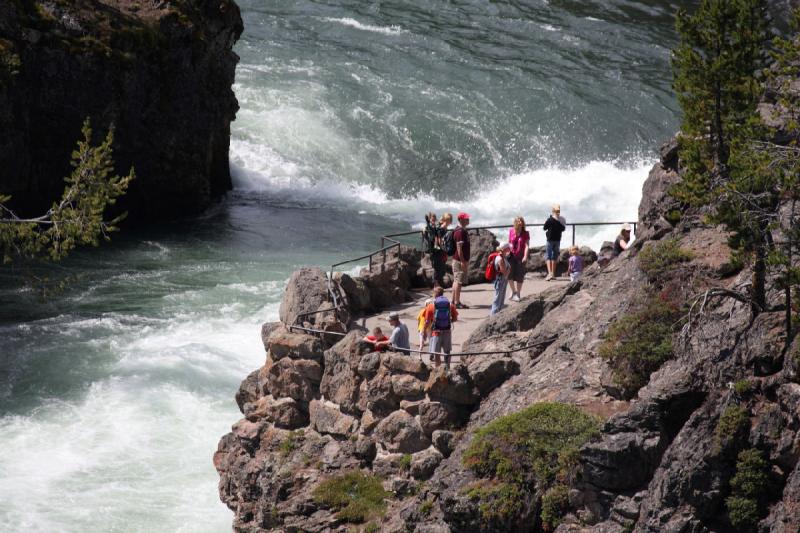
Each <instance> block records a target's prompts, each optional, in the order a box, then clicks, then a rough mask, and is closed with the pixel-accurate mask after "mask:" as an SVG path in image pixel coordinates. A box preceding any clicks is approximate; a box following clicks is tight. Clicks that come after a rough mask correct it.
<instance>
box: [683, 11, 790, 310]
mask: <svg viewBox="0 0 800 533" xmlns="http://www.w3.org/2000/svg"><path fill="white" fill-rule="evenodd" d="M767 27H768V15H767V5H766V1H765V0H703V1H702V2H701V3H700V6H699V8H698V10H697V12H695V13H694V14H693V15H689V14H687V13H686V12H684V11H679V12H678V17H677V28H678V31H679V33H680V36H681V41H680V46H679V47H678V48H677V50H675V52H674V54H673V58H672V66H673V71H674V87H675V90H676V93H677V96H678V102H679V103H680V105H681V108H682V109H683V120H682V124H681V133H680V136H679V138H678V144H679V154H680V160H681V165H682V170H683V180H682V182H681V183H680V184H679V185H678V186H676V187H675V188H674V189H673V191H672V193H673V195H674V196H676V197H677V198H678V199H679V200H681V201H683V202H685V203H687V204H689V205H694V206H706V205H711V204H714V209H713V210H712V212H711V213H710V218H711V220H713V221H715V222H721V223H724V224H725V225H726V227H727V228H728V229H729V230H730V231H732V232H733V238H732V239H731V245H732V246H733V248H734V249H735V250H737V251H738V252H739V253H740V254H741V255H742V256H745V257H750V256H751V257H752V258H753V283H752V289H751V300H752V302H753V309H754V310H755V311H760V310H763V309H764V308H765V297H764V295H765V279H766V258H767V252H768V248H769V243H770V242H771V239H770V233H769V214H771V213H774V211H775V207H776V199H775V196H774V195H773V194H772V191H771V186H770V180H771V176H770V174H769V173H768V172H763V171H762V169H763V166H764V162H765V160H766V159H765V155H764V154H763V153H758V152H756V151H753V150H752V149H751V143H752V140H753V139H755V138H759V137H760V135H761V131H760V130H761V129H762V128H761V122H760V121H759V120H758V118H757V113H756V111H757V105H758V102H759V99H760V97H761V95H762V93H763V88H762V83H761V82H760V80H759V79H757V75H758V74H759V73H760V72H761V71H762V70H763V68H764V67H765V65H766V59H767V54H766V50H767V47H768V31H767Z"/></svg>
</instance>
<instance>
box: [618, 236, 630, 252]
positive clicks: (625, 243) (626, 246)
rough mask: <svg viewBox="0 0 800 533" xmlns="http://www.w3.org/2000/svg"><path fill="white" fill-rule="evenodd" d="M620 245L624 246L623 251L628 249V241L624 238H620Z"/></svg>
mask: <svg viewBox="0 0 800 533" xmlns="http://www.w3.org/2000/svg"><path fill="white" fill-rule="evenodd" d="M619 247H620V248H622V250H623V251H624V250H627V249H628V241H626V240H624V239H620V240H619Z"/></svg>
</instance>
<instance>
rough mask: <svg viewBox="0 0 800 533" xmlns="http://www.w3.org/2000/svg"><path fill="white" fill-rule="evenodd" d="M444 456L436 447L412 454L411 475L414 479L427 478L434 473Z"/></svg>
mask: <svg viewBox="0 0 800 533" xmlns="http://www.w3.org/2000/svg"><path fill="white" fill-rule="evenodd" d="M442 459H444V456H443V455H442V454H441V452H439V450H437V449H436V448H433V447H431V448H428V449H426V450H422V451H421V452H418V453H415V454H414V455H412V456H411V475H412V476H413V477H414V479H418V480H426V479H428V478H430V477H431V476H432V475H433V472H434V471H435V470H436V467H438V466H439V463H441V462H442Z"/></svg>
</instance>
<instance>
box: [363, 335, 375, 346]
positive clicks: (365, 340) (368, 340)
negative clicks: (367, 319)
mask: <svg viewBox="0 0 800 533" xmlns="http://www.w3.org/2000/svg"><path fill="white" fill-rule="evenodd" d="M361 340H362V341H364V342H368V343H370V344H371V345H373V346H375V341H374V340H372V339H370V338H369V335H364V338H363V339H361Z"/></svg>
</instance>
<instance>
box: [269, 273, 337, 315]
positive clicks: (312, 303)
mask: <svg viewBox="0 0 800 533" xmlns="http://www.w3.org/2000/svg"><path fill="white" fill-rule="evenodd" d="M327 301H328V276H327V275H326V274H325V272H323V271H322V270H321V269H319V268H309V267H304V268H301V269H299V270H295V272H294V273H293V274H292V277H291V278H289V283H287V284H286V290H285V291H284V293H283V298H282V299H281V306H280V309H279V311H278V315H279V316H280V320H281V322H283V323H284V324H295V323H296V322H295V321H296V320H297V318H298V315H301V314H303V313H310V312H312V311H316V310H318V309H319V308H320V307H321V306H322V304H323V303H324V302H327ZM332 305H333V304H331V306H332ZM303 321H304V322H309V323H311V324H315V323H316V317H315V316H313V315H311V316H307V317H305V318H303Z"/></svg>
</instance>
